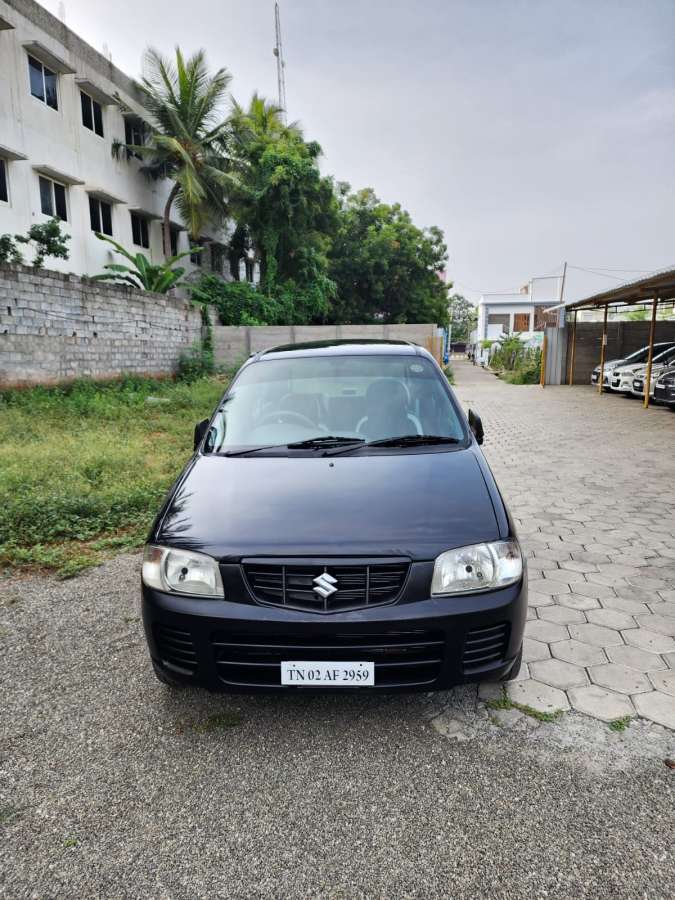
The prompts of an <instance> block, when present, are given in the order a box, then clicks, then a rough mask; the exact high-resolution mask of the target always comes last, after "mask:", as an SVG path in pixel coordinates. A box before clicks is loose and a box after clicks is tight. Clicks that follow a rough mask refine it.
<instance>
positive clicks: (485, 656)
mask: <svg viewBox="0 0 675 900" xmlns="http://www.w3.org/2000/svg"><path fill="white" fill-rule="evenodd" d="M508 641H509V625H508V622H501V623H500V624H499V625H488V626H486V627H484V628H475V629H474V630H473V631H469V632H468V634H467V636H466V640H465V642H464V653H463V654H462V666H463V668H464V672H465V674H469V673H471V672H480V671H481V669H484V668H491V667H492V666H493V665H494V663H497V662H501V661H503V659H504V657H505V655H506V649H507V646H508Z"/></svg>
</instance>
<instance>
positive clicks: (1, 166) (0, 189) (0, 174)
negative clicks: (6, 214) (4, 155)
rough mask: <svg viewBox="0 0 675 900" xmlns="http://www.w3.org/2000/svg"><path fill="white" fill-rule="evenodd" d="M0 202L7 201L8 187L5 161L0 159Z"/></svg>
mask: <svg viewBox="0 0 675 900" xmlns="http://www.w3.org/2000/svg"><path fill="white" fill-rule="evenodd" d="M0 202H2V203H9V188H8V186H7V163H6V162H5V160H4V159H0Z"/></svg>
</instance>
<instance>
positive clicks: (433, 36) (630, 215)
mask: <svg viewBox="0 0 675 900" xmlns="http://www.w3.org/2000/svg"><path fill="white" fill-rule="evenodd" d="M43 2H44V5H46V6H47V7H48V8H49V9H50V10H51V11H52V12H54V13H58V10H59V5H60V4H59V0H43ZM64 5H65V18H66V23H67V24H68V25H69V27H70V28H72V29H74V30H75V31H77V32H78V33H79V34H80V35H81V36H82V37H84V38H85V39H86V40H87V41H89V42H90V43H91V44H93V46H94V47H96V48H97V49H99V50H100V49H101V48H102V47H103V44H104V43H105V44H107V45H108V47H109V49H110V52H111V53H112V58H113V62H115V63H116V65H118V66H119V67H120V68H122V69H123V70H125V71H126V72H127V73H128V74H130V75H134V76H136V75H138V72H139V66H140V58H141V54H142V51H143V49H144V47H145V46H146V44H147V43H152V44H153V45H155V46H156V47H158V48H159V49H161V50H163V51H170V50H171V48H172V47H173V46H174V45H175V44H176V43H177V42H178V43H180V45H181V47H182V48H183V49H184V50H185V51H192V50H194V49H196V48H198V47H204V48H205V49H206V50H207V53H208V56H209V61H210V63H211V65H212V66H213V67H216V66H220V65H225V66H227V68H228V69H229V70H230V71H231V72H232V74H233V76H234V78H233V82H232V91H233V93H234V95H235V96H236V97H237V99H239V100H246V99H247V98H248V97H249V95H250V94H251V93H252V91H253V90H254V89H258V90H259V91H260V92H262V93H264V94H266V95H268V96H270V97H275V95H276V72H275V61H274V57H273V55H272V47H273V44H274V3H273V0H246V2H243V0H240V2H236V0H199V2H198V3H194V4H193V5H190V4H189V3H185V2H180V3H179V2H177V0H115V2H114V3H101V2H94V3H92V2H91V0H65V4H64ZM281 7H282V23H283V37H284V47H285V54H286V63H287V67H286V74H287V94H288V107H289V116H290V118H292V119H298V120H300V122H301V123H302V125H303V126H304V128H305V133H306V135H307V136H308V137H309V138H311V139H315V140H318V141H319V143H320V144H321V145H322V147H323V149H324V154H325V157H324V161H323V169H324V171H325V172H326V173H330V174H334V175H335V176H336V177H338V178H339V179H341V180H346V181H349V182H350V183H351V184H352V185H353V186H354V187H363V186H372V187H373V188H374V189H375V190H376V192H377V193H378V195H379V196H381V197H382V198H383V199H385V200H387V201H399V202H400V203H401V204H402V205H403V206H404V207H405V208H407V209H408V210H409V211H410V212H411V214H412V215H413V217H414V219H415V221H416V222H417V223H418V224H419V225H439V226H440V227H441V228H443V230H444V231H445V235H446V239H447V243H448V249H449V254H450V260H449V263H448V275H449V277H450V278H451V279H452V280H453V281H454V282H455V284H456V287H457V289H458V290H460V291H462V292H463V293H465V294H466V295H467V296H469V297H471V298H472V299H477V297H478V295H479V294H480V293H482V292H485V291H496V290H506V289H509V288H514V287H517V286H519V285H520V284H522V283H524V282H525V281H526V280H527V279H528V278H529V277H530V276H531V275H537V274H548V273H551V272H555V271H559V270H560V267H561V264H562V261H563V260H565V259H567V260H568V261H569V263H570V264H572V265H574V266H580V267H587V268H593V267H602V268H603V269H606V268H611V269H615V270H624V269H625V270H628V269H633V270H645V271H648V270H653V269H657V268H663V267H666V266H669V265H671V264H675V53H674V52H673V44H674V41H673V39H674V38H675V0H632V2H625V0H608V2H601V0H583V2H580V3H575V2H572V0H407V2H404V0H358V2H356V0H282V3H281ZM193 10H194V15H193V14H192V11H193ZM610 275H611V276H613V277H610ZM638 275H639V272H638V271H634V272H628V271H626V272H623V271H613V272H611V273H606V274H605V275H589V274H588V273H583V272H580V271H579V270H577V269H570V271H569V276H570V277H569V281H568V289H569V293H568V291H567V290H566V299H568V297H572V296H579V295H582V294H585V293H588V292H589V291H592V290H595V289H598V290H600V289H602V288H606V287H609V286H610V285H611V284H613V283H617V282H616V280H613V279H619V278H620V279H622V280H623V279H624V277H626V278H629V277H637V276H638Z"/></svg>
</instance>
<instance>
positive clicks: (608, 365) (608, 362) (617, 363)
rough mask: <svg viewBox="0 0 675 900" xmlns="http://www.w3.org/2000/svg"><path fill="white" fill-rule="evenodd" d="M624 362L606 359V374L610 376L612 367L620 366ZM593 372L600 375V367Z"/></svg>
mask: <svg viewBox="0 0 675 900" xmlns="http://www.w3.org/2000/svg"><path fill="white" fill-rule="evenodd" d="M622 362H623V360H622V359H606V360H605V374H609V373H608V371H607V370H608V369H610V368H611V367H612V366H620V365H621V363H622ZM593 371H594V372H598V373H599V372H600V366H596V367H595V368H594V369H593Z"/></svg>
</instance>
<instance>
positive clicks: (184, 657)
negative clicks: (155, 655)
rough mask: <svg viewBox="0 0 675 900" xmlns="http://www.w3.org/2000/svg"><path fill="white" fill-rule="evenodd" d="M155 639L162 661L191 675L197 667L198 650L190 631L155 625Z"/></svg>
mask: <svg viewBox="0 0 675 900" xmlns="http://www.w3.org/2000/svg"><path fill="white" fill-rule="evenodd" d="M155 640H156V641H157V649H158V650H159V655H160V658H161V660H162V662H163V663H164V664H165V665H168V666H170V667H171V668H174V669H177V670H178V671H179V672H182V673H183V674H187V675H191V674H193V672H194V671H195V669H196V668H197V652H196V650H195V646H194V644H193V642H192V635H191V634H190V632H189V631H183V630H181V629H179V628H170V627H169V626H168V625H156V626H155Z"/></svg>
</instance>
